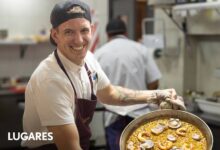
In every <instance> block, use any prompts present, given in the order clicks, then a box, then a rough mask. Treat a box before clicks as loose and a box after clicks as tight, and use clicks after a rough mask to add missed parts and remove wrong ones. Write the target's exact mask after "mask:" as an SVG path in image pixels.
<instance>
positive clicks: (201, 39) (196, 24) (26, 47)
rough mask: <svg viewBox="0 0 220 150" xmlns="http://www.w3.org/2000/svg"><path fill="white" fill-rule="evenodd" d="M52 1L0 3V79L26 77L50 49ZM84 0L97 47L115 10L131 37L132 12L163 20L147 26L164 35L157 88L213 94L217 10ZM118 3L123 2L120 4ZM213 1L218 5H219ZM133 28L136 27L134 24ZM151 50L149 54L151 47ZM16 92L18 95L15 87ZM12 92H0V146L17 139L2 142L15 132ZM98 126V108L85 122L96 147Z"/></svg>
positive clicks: (137, 0) (218, 85)
mask: <svg viewBox="0 0 220 150" xmlns="http://www.w3.org/2000/svg"><path fill="white" fill-rule="evenodd" d="M58 1H61V0H46V1H45V0H16V1H15V0H1V1H0V18H1V21H0V31H1V32H2V30H7V31H8V37H7V39H9V40H0V78H3V79H5V80H6V79H7V78H11V79H17V78H20V77H24V80H25V79H26V78H27V79H28V77H29V76H30V75H31V74H32V72H33V71H34V69H35V68H36V67H37V65H38V64H39V62H40V61H41V60H42V59H44V58H45V57H46V56H47V55H48V54H49V53H51V52H52V51H53V50H54V47H53V46H52V45H51V44H50V42H49V41H48V39H47V37H48V34H49V30H50V28H51V26H50V22H49V15H50V11H51V9H52V7H53V6H54V4H55V3H56V2H58ZM84 1H85V2H87V3H88V4H89V5H90V6H91V8H92V9H93V12H94V18H95V21H97V22H98V32H99V44H98V45H96V46H97V47H99V46H101V45H103V44H104V43H105V42H106V41H107V38H106V35H105V25H106V23H107V21H108V19H109V18H112V17H114V16H117V15H119V14H121V13H122V15H127V17H128V29H129V37H130V38H132V39H135V40H137V39H139V38H141V35H140V34H141V31H140V30H141V23H140V21H139V23H138V24H136V21H135V20H138V19H140V18H138V17H137V16H140V15H138V14H139V13H141V14H143V12H144V13H146V15H145V16H148V17H154V18H159V19H162V20H163V21H164V22H165V30H164V31H165V32H163V29H162V25H161V23H157V22H155V23H154V28H153V29H152V30H151V31H154V33H158V34H162V35H163V36H164V37H165V45H166V46H165V48H164V49H162V50H161V52H162V53H160V54H162V55H161V57H158V58H157V59H156V62H157V64H158V66H159V68H160V70H161V72H162V74H163V78H162V79H161V80H160V88H161V89H163V88H170V87H172V88H175V89H176V90H177V92H178V93H179V94H180V95H183V96H185V98H186V99H191V98H192V96H197V97H200V96H201V95H204V96H205V97H213V93H214V92H216V91H220V49H219V47H220V28H219V25H220V13H219V9H218V8H217V9H216V8H214V9H210V8H209V9H190V10H189V11H186V10H181V11H180V10H178V8H177V10H175V9H171V11H170V7H171V6H169V7H168V8H167V6H166V7H163V5H162V6H161V5H158V6H157V1H150V0H149V1H148V3H152V5H153V6H147V1H146V0H93V1H91V0H84ZM164 1H165V0H164ZM217 3H218V2H217ZM118 4H125V5H124V6H126V7H121V6H123V5H118ZM133 4H135V5H133ZM218 5H219V8H220V4H219V3H218ZM164 6H165V5H164ZM140 11H142V12H140ZM145 16H143V17H145ZM137 26H139V27H138V28H136V27H137ZM149 27H150V26H149ZM181 28H182V29H181ZM138 34H139V35H138ZM1 38H3V37H1ZM152 53H153V54H154V51H152ZM12 81H13V80H12ZM2 83H3V81H2ZM12 84H16V83H12ZM20 85H22V84H20ZM17 90H18V93H19V89H17ZM192 91H194V92H192ZM192 93H194V95H193V94H192ZM203 93H204V94H203ZM18 95H19V94H18ZM18 95H17V94H7V93H6V94H5V91H4V90H3V92H1V93H0V117H1V118H0V149H5V148H12V147H16V146H18V142H10V141H7V135H6V131H7V132H8V131H10V132H12V131H20V130H21V117H22V112H23V106H22V103H20V102H21V101H22V96H20V95H19V96H20V97H17V96H18ZM97 122H99V123H98V124H97ZM102 126H103V125H102V112H99V111H97V113H96V114H95V117H94V119H93V123H92V124H91V127H92V131H93V138H92V139H94V140H95V141H96V145H103V144H104V143H105V141H104V138H103V137H104V132H103V130H102V129H103V128H102ZM218 129H219V127H218V126H217V125H216V124H215V125H213V130H215V131H218V132H219V130H218Z"/></svg>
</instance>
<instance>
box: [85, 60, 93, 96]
mask: <svg viewBox="0 0 220 150" xmlns="http://www.w3.org/2000/svg"><path fill="white" fill-rule="evenodd" d="M85 68H86V72H87V74H88V76H89V81H90V85H91V90H92V92H91V94H92V95H95V94H94V91H93V83H92V72H91V71H90V70H89V68H88V65H87V64H86V63H85Z"/></svg>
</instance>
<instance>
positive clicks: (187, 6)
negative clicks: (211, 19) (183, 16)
mask: <svg viewBox="0 0 220 150" xmlns="http://www.w3.org/2000/svg"><path fill="white" fill-rule="evenodd" d="M218 8H220V2H204V3H190V4H180V5H175V6H173V10H174V11H181V10H192V9H193V10H201V9H218Z"/></svg>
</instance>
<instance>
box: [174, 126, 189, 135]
mask: <svg viewBox="0 0 220 150" xmlns="http://www.w3.org/2000/svg"><path fill="white" fill-rule="evenodd" d="M186 132H187V128H186V127H182V128H179V129H177V130H176V134H177V135H180V136H186Z"/></svg>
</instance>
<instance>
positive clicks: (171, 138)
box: [167, 134, 176, 142]
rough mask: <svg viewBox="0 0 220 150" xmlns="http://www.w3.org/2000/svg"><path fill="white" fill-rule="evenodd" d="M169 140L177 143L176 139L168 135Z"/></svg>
mask: <svg viewBox="0 0 220 150" xmlns="http://www.w3.org/2000/svg"><path fill="white" fill-rule="evenodd" d="M167 139H168V140H169V141H171V142H175V141H176V137H175V136H174V135H172V134H169V135H167Z"/></svg>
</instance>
